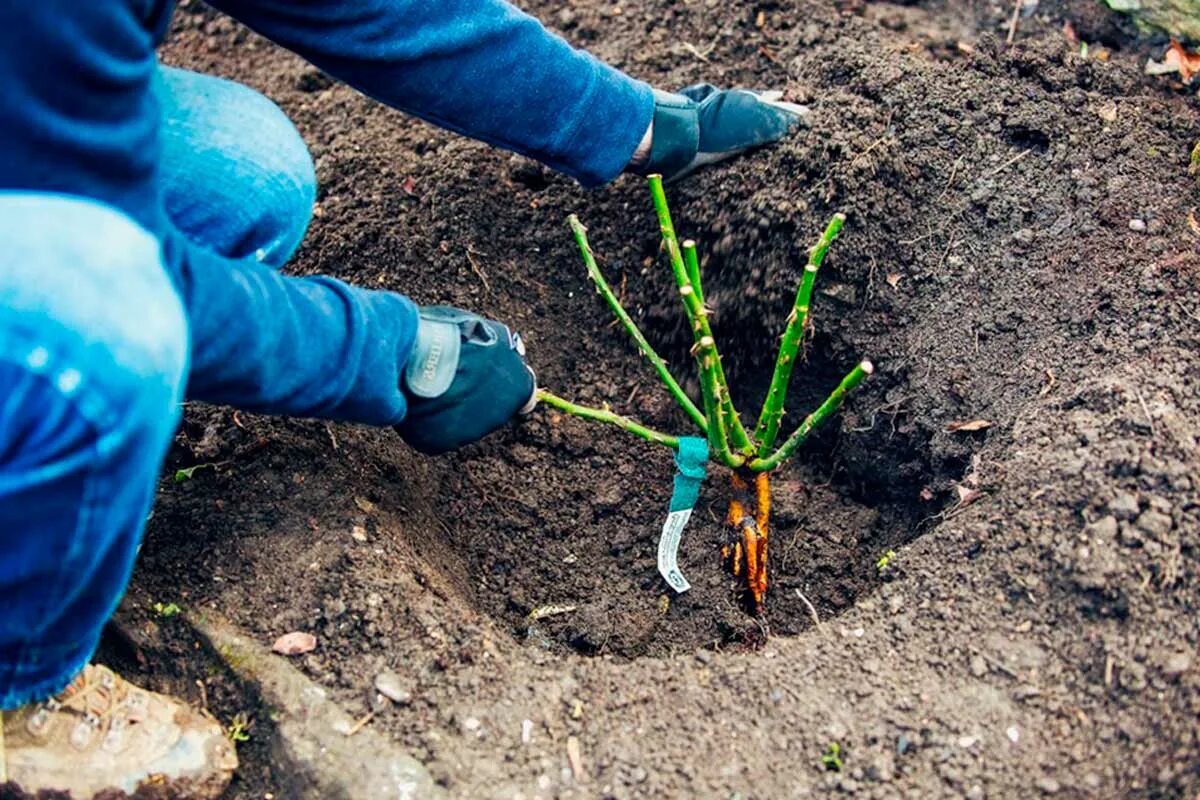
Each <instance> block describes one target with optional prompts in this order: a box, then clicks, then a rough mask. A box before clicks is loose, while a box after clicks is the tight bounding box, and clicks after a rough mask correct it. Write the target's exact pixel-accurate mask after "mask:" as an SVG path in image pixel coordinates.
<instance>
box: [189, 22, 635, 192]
mask: <svg viewBox="0 0 1200 800" xmlns="http://www.w3.org/2000/svg"><path fill="white" fill-rule="evenodd" d="M210 1H211V2H212V4H213V5H215V6H217V7H218V8H221V9H223V10H224V11H226V12H227V13H229V14H230V15H231V16H234V17H237V18H238V19H240V20H241V21H243V22H245V23H246V24H247V25H249V26H250V27H252V28H254V29H255V30H257V31H259V32H260V33H262V34H263V35H265V36H267V37H268V38H270V39H272V40H274V41H276V42H278V43H279V44H281V45H283V46H284V47H287V48H288V49H290V50H293V51H295V52H296V53H299V54H300V55H302V56H304V57H305V58H307V59H308V60H309V61H311V62H313V63H314V64H316V65H317V66H319V67H321V68H322V69H324V70H325V71H327V72H328V73H330V74H331V75H333V76H335V77H337V78H339V79H341V80H344V81H345V82H347V83H349V84H350V85H352V86H354V87H356V88H358V89H359V90H361V91H363V92H365V93H367V94H369V95H371V96H372V97H374V98H376V99H377V100H380V101H381V102H383V103H386V104H388V105H390V106H392V107H394V108H398V109H400V110H402V111H406V112H408V113H411V114H413V115H415V116H419V117H421V118H423V119H426V120H428V121H430V122H433V123H435V124H437V125H439V126H441V127H443V128H449V129H451V130H454V131H457V132H459V133H463V134H466V135H468V136H471V137H473V138H476V139H482V140H483V141H485V142H488V143H490V144H493V145H497V146H500V147H503V148H505V149H508V150H514V151H516V152H519V153H522V154H524V155H528V156H531V157H533V158H536V159H538V160H539V161H542V162H543V163H545V164H548V165H549V166H551V167H553V168H555V169H557V170H559V171H562V172H565V173H567V174H569V175H571V176H573V177H574V178H576V179H577V180H579V181H580V182H581V183H582V184H584V185H585V186H594V185H597V184H601V183H606V182H608V181H610V180H612V179H613V178H615V177H616V176H617V175H619V174H620V173H621V171H622V170H623V169H624V168H625V166H626V165H627V164H628V163H629V159H630V158H631V157H632V155H633V152H634V150H635V149H636V148H637V145H638V143H639V142H640V141H641V138H642V136H643V135H644V134H645V132H646V129H647V127H649V125H650V119H651V116H652V115H653V112H654V99H653V95H652V93H651V89H650V87H649V86H647V85H646V84H645V83H642V82H641V81H637V80H634V79H633V78H630V77H629V76H627V75H625V74H623V73H622V72H620V71H618V70H616V69H613V68H612V67H610V66H608V65H606V64H604V63H602V62H600V61H598V60H597V59H595V58H593V57H592V56H590V55H588V54H587V53H584V52H582V51H579V50H575V49H573V48H572V47H571V46H570V45H568V44H567V43H566V42H564V41H563V40H562V39H561V38H559V37H557V36H554V35H552V34H551V33H549V32H548V31H546V29H545V28H543V27H542V25H541V24H540V23H539V22H538V21H537V20H535V19H533V18H532V17H530V16H528V15H527V14H525V13H523V12H521V11H519V10H517V9H516V8H514V7H513V6H512V5H510V4H509V3H507V2H504V1H503V0H210Z"/></svg>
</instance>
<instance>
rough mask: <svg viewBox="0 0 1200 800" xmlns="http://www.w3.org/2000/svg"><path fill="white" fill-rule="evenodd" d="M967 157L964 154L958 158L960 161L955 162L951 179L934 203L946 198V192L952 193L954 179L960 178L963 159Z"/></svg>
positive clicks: (951, 169) (951, 171)
mask: <svg viewBox="0 0 1200 800" xmlns="http://www.w3.org/2000/svg"><path fill="white" fill-rule="evenodd" d="M966 157H967V154H966V153H963V154H962V155H961V156H959V157H958V160H957V161H955V162H954V166H953V167H951V168H950V178H949V179H948V180H947V181H946V187H945V188H944V189H942V193H941V194H939V195H938V196H937V199H936V200H934V201H933V202H934V203H939V202H941V200H942V198H943V197H945V196H946V192H948V191H950V189H951V188H952V187H953V186H954V179H955V178H956V177H957V176H958V168H959V167H960V166H961V165H962V162H963V159H965V158H966Z"/></svg>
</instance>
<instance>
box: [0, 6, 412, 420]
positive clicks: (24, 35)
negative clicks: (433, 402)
mask: <svg viewBox="0 0 1200 800" xmlns="http://www.w3.org/2000/svg"><path fill="white" fill-rule="evenodd" d="M148 8H152V5H151V4H149V3H148V2H147V0H126V1H125V2H119V1H118V0H104V1H103V2H78V0H39V2H37V3H0V75H3V76H4V79H3V80H2V81H0V189H15V190H25V191H44V192H60V193H66V194H72V195H78V196H82V197H88V198H91V199H94V200H98V201H100V202H104V203H107V204H109V205H111V206H113V207H115V208H117V209H119V210H121V211H123V212H124V213H125V214H127V215H129V216H130V217H132V218H133V219H134V220H136V221H137V222H138V223H139V224H141V225H142V226H143V227H145V228H147V229H148V230H150V231H151V232H152V233H153V234H154V235H155V236H156V237H157V238H158V239H159V241H161V242H162V244H163V250H162V253H163V264H164V268H165V269H166V270H167V271H168V272H169V273H170V275H171V277H172V279H173V282H174V284H175V286H176V287H177V288H178V290H179V292H180V294H181V296H182V298H183V301H184V304H185V306H186V308H187V312H188V317H189V322H190V326H191V338H192V373H191V379H190V384H189V395H190V396H191V397H194V398H197V399H202V400H211V401H216V402H224V403H230V404H235V405H239V406H242V407H244V408H248V409H256V410H262V411H269V412H274V413H287V414H295V415H302V416H323V417H330V418H335V419H348V420H355V421H361V422H368V423H375V424H390V423H396V422H399V421H400V420H401V419H403V417H404V413H405V409H406V406H405V400H404V396H403V394H402V393H401V391H400V388H399V386H400V379H399V376H400V372H401V369H402V368H403V363H404V361H405V360H406V359H407V357H408V353H409V351H410V350H411V346H412V339H413V336H414V333H415V329H416V309H415V307H414V306H413V304H412V302H411V301H409V300H408V299H406V298H404V297H401V296H399V295H395V294H391V293H387V292H370V291H366V290H363V289H356V288H353V287H351V286H347V285H346V284H344V283H341V282H339V281H336V280H333V279H331V278H289V277H284V276H281V275H278V274H276V273H275V272H273V271H272V270H270V269H269V268H267V267H264V266H262V265H260V264H258V263H255V262H251V261H231V260H228V259H224V258H221V257H219V256H217V255H215V254H213V253H211V252H209V251H207V250H205V249H203V248H200V247H196V246H194V245H192V244H190V243H189V242H187V241H185V240H184V239H183V237H182V236H181V235H180V234H178V233H177V232H176V231H175V229H174V227H173V225H172V224H171V222H170V221H169V220H168V219H167V218H166V215H165V213H164V211H163V204H162V199H161V190H160V184H159V179H158V166H157V165H158V159H159V156H160V145H159V129H160V126H161V118H160V112H159V109H158V107H157V106H156V104H155V99H154V95H153V93H152V92H151V90H150V82H151V79H152V76H153V75H154V71H155V70H156V69H157V65H156V61H155V56H154V36H153V32H152V30H153V26H152V25H150V24H148V22H149V20H148V19H147V13H148V12H147V9H148ZM96 302H97V303H102V302H104V298H103V297H97V298H96Z"/></svg>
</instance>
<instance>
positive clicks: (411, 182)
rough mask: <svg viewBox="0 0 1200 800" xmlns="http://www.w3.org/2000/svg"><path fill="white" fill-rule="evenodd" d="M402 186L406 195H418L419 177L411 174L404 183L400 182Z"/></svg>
mask: <svg viewBox="0 0 1200 800" xmlns="http://www.w3.org/2000/svg"><path fill="white" fill-rule="evenodd" d="M400 188H401V189H403V190H404V193H405V194H406V195H408V196H409V197H416V195H417V179H416V178H414V177H413V176H412V175H409V176H408V177H407V178H405V179H404V183H402V184H400Z"/></svg>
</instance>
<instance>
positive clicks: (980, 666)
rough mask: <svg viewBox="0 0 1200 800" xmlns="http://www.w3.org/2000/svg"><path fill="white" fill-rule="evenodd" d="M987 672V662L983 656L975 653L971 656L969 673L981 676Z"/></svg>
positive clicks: (977, 676)
mask: <svg viewBox="0 0 1200 800" xmlns="http://www.w3.org/2000/svg"><path fill="white" fill-rule="evenodd" d="M987 673H988V665H987V662H986V661H984V660H983V656H980V655H976V656H972V657H971V674H972V675H974V676H975V677H976V678H982V677H983V676H984V675H987Z"/></svg>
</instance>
